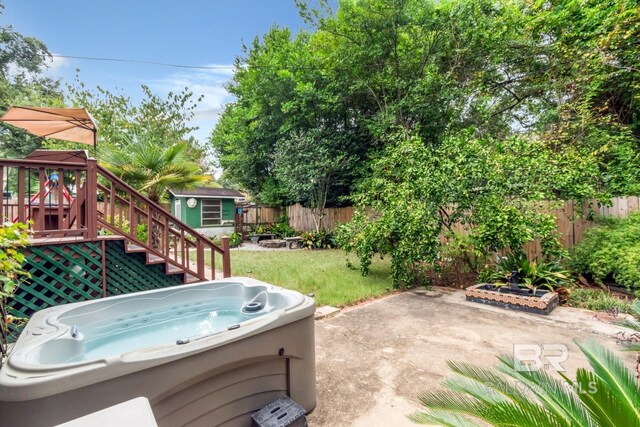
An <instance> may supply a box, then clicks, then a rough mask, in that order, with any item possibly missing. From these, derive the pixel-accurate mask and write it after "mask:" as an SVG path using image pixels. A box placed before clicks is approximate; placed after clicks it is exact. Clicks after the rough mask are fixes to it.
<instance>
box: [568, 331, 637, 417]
mask: <svg viewBox="0 0 640 427" xmlns="http://www.w3.org/2000/svg"><path fill="white" fill-rule="evenodd" d="M576 344H577V345H578V347H580V350H582V352H583V353H584V355H585V356H586V357H587V360H588V361H589V364H590V365H591V367H592V369H593V372H594V374H595V375H597V376H598V377H599V378H600V379H601V380H602V382H604V383H605V384H607V386H608V387H609V389H610V393H611V394H612V395H614V396H617V398H618V399H619V400H620V402H621V403H622V404H623V405H624V406H625V407H626V410H627V411H629V413H631V414H634V415H635V420H636V424H635V425H638V426H640V390H639V389H638V383H637V381H636V380H635V378H634V377H633V374H632V373H631V371H630V370H629V369H627V367H626V366H624V364H623V363H622V361H621V360H620V359H619V358H617V357H616V356H615V355H614V354H613V352H612V351H610V350H609V349H607V348H605V347H604V346H602V345H599V344H597V343H595V342H593V341H588V342H585V343H580V342H578V341H576ZM602 391H604V390H602ZM629 425H633V424H629Z"/></svg>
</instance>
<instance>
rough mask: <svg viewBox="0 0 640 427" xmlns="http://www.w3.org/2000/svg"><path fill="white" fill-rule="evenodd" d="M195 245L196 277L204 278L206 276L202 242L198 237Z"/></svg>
mask: <svg viewBox="0 0 640 427" xmlns="http://www.w3.org/2000/svg"><path fill="white" fill-rule="evenodd" d="M197 245H198V246H197V249H196V251H197V255H196V265H197V268H198V277H199V278H200V279H202V280H206V278H207V277H206V276H205V274H204V242H203V241H202V239H198V243H197Z"/></svg>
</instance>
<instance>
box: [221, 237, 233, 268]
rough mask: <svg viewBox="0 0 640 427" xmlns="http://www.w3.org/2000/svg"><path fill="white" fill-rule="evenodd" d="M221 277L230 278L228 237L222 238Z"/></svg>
mask: <svg viewBox="0 0 640 427" xmlns="http://www.w3.org/2000/svg"><path fill="white" fill-rule="evenodd" d="M222 250H223V251H224V253H223V254H222V277H225V278H226V277H231V251H230V250H229V237H227V236H222Z"/></svg>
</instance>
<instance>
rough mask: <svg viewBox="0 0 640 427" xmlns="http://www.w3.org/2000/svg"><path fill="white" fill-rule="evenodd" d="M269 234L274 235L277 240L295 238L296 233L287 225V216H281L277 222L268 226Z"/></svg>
mask: <svg viewBox="0 0 640 427" xmlns="http://www.w3.org/2000/svg"><path fill="white" fill-rule="evenodd" d="M269 232H270V233H272V234H275V235H276V237H277V238H280V239H281V238H284V237H293V236H297V235H298V232H297V231H296V230H295V229H294V228H293V227H291V226H290V225H289V218H287V215H286V214H284V215H282V216H281V217H280V218H279V219H278V221H277V222H275V223H273V224H271V225H270V226H269Z"/></svg>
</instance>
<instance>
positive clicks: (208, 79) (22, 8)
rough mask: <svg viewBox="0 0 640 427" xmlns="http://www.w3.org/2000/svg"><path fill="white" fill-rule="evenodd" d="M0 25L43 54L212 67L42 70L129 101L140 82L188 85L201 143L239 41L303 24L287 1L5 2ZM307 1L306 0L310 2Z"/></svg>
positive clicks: (60, 65)
mask: <svg viewBox="0 0 640 427" xmlns="http://www.w3.org/2000/svg"><path fill="white" fill-rule="evenodd" d="M4 3H5V9H4V14H3V15H2V16H1V17H0V22H1V24H2V25H7V24H8V25H12V26H13V27H14V28H15V29H16V30H17V31H18V32H20V33H22V34H25V35H30V36H33V37H36V38H38V39H40V40H42V41H43V42H44V43H45V44H46V45H47V47H48V48H49V50H50V51H51V53H53V54H60V55H70V56H87V57H101V58H121V59H132V60H140V61H152V62H163V63H172V64H185V65H196V66H223V68H221V69H218V70H191V69H178V68H170V67H164V66H157V65H142V64H129V63H119V62H93V61H86V60H78V59H68V58H54V61H53V63H52V64H51V68H50V69H49V70H48V71H47V73H49V74H50V75H53V76H55V77H61V78H62V79H63V80H64V81H67V82H72V81H73V78H74V76H75V74H76V69H80V73H79V76H80V79H81V80H82V81H83V82H85V84H86V85H87V87H89V88H95V87H96V86H97V85H100V86H102V87H104V88H106V89H109V90H111V91H121V92H123V93H125V94H127V95H129V96H130V97H131V98H132V100H134V101H135V100H138V99H139V98H140V96H141V91H140V85H141V84H146V85H148V86H149V87H151V89H152V90H153V91H154V92H156V93H158V94H161V95H165V94H166V93H167V92H168V91H169V90H173V91H179V90H180V89H181V88H182V87H184V86H188V87H189V89H190V90H192V91H193V92H194V95H195V97H197V96H198V95H200V94H203V95H204V100H203V102H202V103H201V104H200V106H199V108H198V111H197V115H196V118H195V120H194V122H193V124H194V125H196V126H199V127H200V128H201V129H200V130H199V131H197V132H196V134H195V135H196V136H197V137H198V139H199V140H200V141H201V142H204V141H205V139H206V137H207V136H208V135H209V133H210V132H211V129H212V128H213V127H214V125H215V123H216V122H217V120H218V114H219V113H220V111H221V107H222V105H223V104H224V103H225V102H228V101H230V100H231V97H230V96H229V94H228V93H227V92H226V91H225V90H224V83H225V82H227V81H228V80H229V78H230V77H231V75H232V70H230V69H229V68H226V67H224V66H230V65H232V64H233V62H234V59H235V58H236V56H238V55H239V54H241V49H242V43H243V41H244V42H245V43H247V44H249V43H250V42H251V41H252V40H253V38H254V37H255V36H257V35H262V34H264V33H265V32H266V31H267V30H268V29H269V28H270V27H271V26H272V25H274V24H278V25H280V26H283V27H289V28H290V29H292V31H293V32H294V33H295V32H297V31H298V30H299V29H300V28H304V27H305V24H304V22H303V21H302V19H301V18H300V17H299V15H298V12H297V9H296V7H295V5H294V2H293V0H209V1H206V0H184V1H176V0H173V1H168V0H153V1H151V0H147V1H142V0H111V1H101V0H89V1H87V0H84V1H79V0H5V1H4ZM310 3H312V4H313V2H310Z"/></svg>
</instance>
